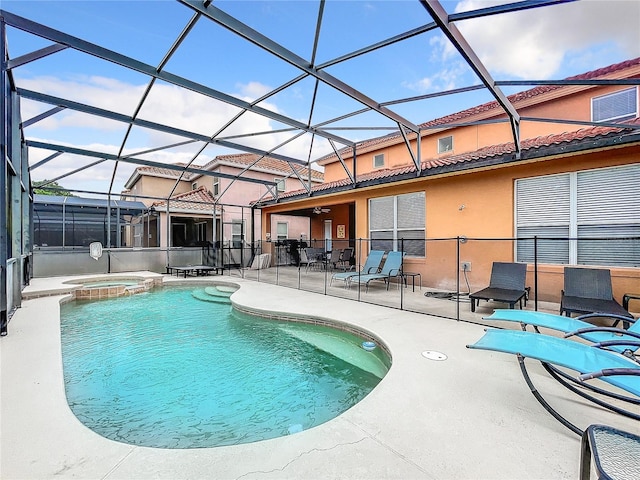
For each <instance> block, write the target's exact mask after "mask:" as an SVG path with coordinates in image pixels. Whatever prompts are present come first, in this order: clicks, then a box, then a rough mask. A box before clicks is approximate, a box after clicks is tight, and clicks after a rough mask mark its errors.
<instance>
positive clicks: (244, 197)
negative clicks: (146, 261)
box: [122, 153, 323, 248]
mask: <svg viewBox="0 0 640 480" xmlns="http://www.w3.org/2000/svg"><path fill="white" fill-rule="evenodd" d="M178 166H184V165H178ZM201 169H202V170H205V171H208V172H211V175H203V174H194V173H186V174H184V175H183V176H180V175H181V172H180V171H179V170H177V169H171V168H158V167H149V166H143V167H138V168H136V170H135V171H134V172H133V174H132V175H131V177H130V178H129V180H128V181H127V182H126V184H125V188H126V190H125V191H123V192H122V198H124V199H127V200H139V201H141V202H143V203H145V204H146V205H147V206H148V207H149V208H150V213H149V218H146V219H142V220H141V222H140V228H142V229H145V230H144V233H143V234H142V237H143V238H145V239H152V240H151V241H152V243H154V244H150V245H146V244H143V245H142V246H160V247H162V248H166V247H183V246H195V245H200V244H202V243H203V242H209V243H212V244H216V243H218V244H220V245H225V244H227V245H228V244H233V245H235V246H240V245H246V244H247V243H248V242H252V241H254V240H257V237H258V236H259V233H257V234H255V235H254V234H253V233H252V232H260V231H261V224H260V222H261V219H260V215H259V212H258V213H256V212H255V211H254V210H253V209H252V208H251V202H252V201H254V200H255V199H258V198H261V197H262V196H264V195H265V194H269V195H274V194H286V193H287V192H291V191H298V190H300V189H301V188H303V187H304V186H306V187H307V188H310V187H309V185H310V186H311V187H313V186H316V185H319V184H321V183H322V180H323V174H322V173H321V172H319V171H317V170H311V171H310V172H311V173H310V175H309V170H307V169H304V168H302V167H299V166H296V169H295V172H294V170H293V168H292V167H291V166H289V164H288V163H287V162H285V161H282V160H279V159H275V158H270V157H260V156H258V155H255V154H245V153H240V154H231V155H220V156H217V157H215V158H214V159H213V160H212V161H211V162H209V163H208V164H206V165H204V166H203V167H201ZM240 175H242V177H243V179H250V180H253V181H244V180H239V179H237V178H235V177H238V176H240ZM309 177H310V178H309ZM265 183H269V184H271V185H272V186H273V188H272V190H271V191H270V190H268V188H267V186H265ZM170 194H171V199H170V200H169V201H168V202H167V201H166V200H158V199H159V198H162V197H166V196H168V195H170ZM269 228H270V231H273V232H274V233H273V239H274V240H277V239H288V238H296V239H300V238H307V237H308V235H309V233H310V222H309V219H308V218H306V217H300V216H289V215H287V216H283V215H277V216H274V217H273V218H272V219H271V225H270V226H269ZM153 239H156V240H153Z"/></svg>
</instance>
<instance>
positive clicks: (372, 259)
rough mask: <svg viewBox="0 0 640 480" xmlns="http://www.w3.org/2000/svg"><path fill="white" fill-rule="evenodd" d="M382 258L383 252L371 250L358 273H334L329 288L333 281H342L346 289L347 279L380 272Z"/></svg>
mask: <svg viewBox="0 0 640 480" xmlns="http://www.w3.org/2000/svg"><path fill="white" fill-rule="evenodd" d="M382 257H384V250H371V251H370V252H369V256H368V257H367V259H366V260H365V262H364V265H363V266H362V269H361V270H360V271H350V272H340V273H334V274H333V275H332V276H331V278H330V279H329V286H331V284H332V283H333V281H334V280H342V281H344V286H345V287H347V285H348V282H349V279H350V278H351V277H352V276H354V275H355V276H358V275H361V274H368V273H377V272H378V271H379V270H380V263H382Z"/></svg>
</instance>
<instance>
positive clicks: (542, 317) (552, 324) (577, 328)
mask: <svg viewBox="0 0 640 480" xmlns="http://www.w3.org/2000/svg"><path fill="white" fill-rule="evenodd" d="M602 317H605V318H611V319H614V320H618V321H625V322H629V321H630V319H628V318H627V317H622V316H620V315H615V314H604V313H589V314H586V315H581V316H579V317H576V318H571V317H565V316H562V315H557V314H554V313H544V312H529V311H525V310H507V309H498V310H495V311H494V312H493V314H491V315H489V316H488V317H484V320H489V321H505V322H517V323H519V324H520V325H521V327H522V330H526V328H527V326H529V325H531V326H532V327H533V328H534V330H535V331H536V332H537V333H540V330H539V328H547V329H549V330H555V331H557V332H562V333H564V334H565V338H569V337H573V336H578V337H580V338H582V339H583V340H587V341H588V342H591V343H602V342H610V341H613V340H616V341H620V343H619V344H616V345H610V346H609V347H608V349H610V350H613V351H615V352H618V353H623V354H627V355H628V356H629V355H633V352H635V350H637V348H638V347H635V346H634V345H633V344H632V345H625V344H623V343H622V341H624V340H631V341H632V342H633V341H634V340H640V322H636V321H634V320H631V322H633V323H632V324H631V326H630V327H629V328H628V329H627V330H624V329H621V328H615V327H598V326H595V325H593V324H591V323H589V322H588V320H591V319H595V318H602Z"/></svg>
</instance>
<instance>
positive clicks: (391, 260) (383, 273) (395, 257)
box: [349, 252, 404, 292]
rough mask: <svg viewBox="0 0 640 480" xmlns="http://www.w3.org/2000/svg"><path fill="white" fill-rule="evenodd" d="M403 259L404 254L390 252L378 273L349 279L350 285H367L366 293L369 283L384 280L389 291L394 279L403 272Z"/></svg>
mask: <svg viewBox="0 0 640 480" xmlns="http://www.w3.org/2000/svg"><path fill="white" fill-rule="evenodd" d="M402 257H404V252H389V253H388V254H387V258H386V260H385V261H384V265H383V266H382V268H381V269H380V271H379V272H378V273H368V274H365V275H354V276H352V277H350V278H349V283H351V282H358V283H359V284H363V283H364V284H365V292H368V291H369V282H371V281H372V280H384V283H385V284H386V287H387V290H389V283H390V282H391V279H392V278H393V277H397V276H399V275H400V273H401V272H402Z"/></svg>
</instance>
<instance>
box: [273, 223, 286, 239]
mask: <svg viewBox="0 0 640 480" xmlns="http://www.w3.org/2000/svg"><path fill="white" fill-rule="evenodd" d="M276 231H277V234H278V238H277V239H278V240H286V239H287V238H289V224H288V223H287V222H278V224H277V226H276Z"/></svg>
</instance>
